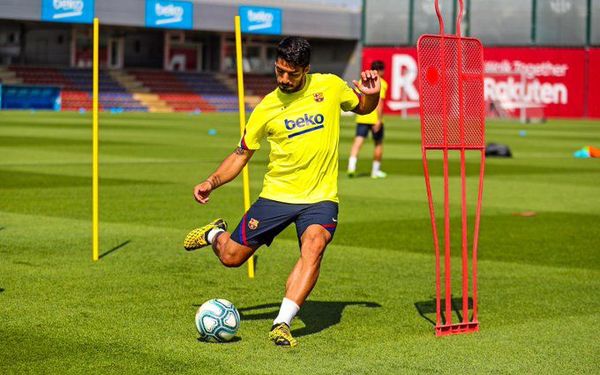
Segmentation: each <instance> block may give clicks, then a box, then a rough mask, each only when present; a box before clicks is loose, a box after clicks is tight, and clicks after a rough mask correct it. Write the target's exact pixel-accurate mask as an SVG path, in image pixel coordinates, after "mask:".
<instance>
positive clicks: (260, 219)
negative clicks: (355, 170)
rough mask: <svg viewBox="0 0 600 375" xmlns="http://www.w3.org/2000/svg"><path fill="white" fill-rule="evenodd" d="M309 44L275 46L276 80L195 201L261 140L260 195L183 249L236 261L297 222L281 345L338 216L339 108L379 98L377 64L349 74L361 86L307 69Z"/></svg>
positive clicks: (290, 340) (231, 174)
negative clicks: (234, 221) (265, 152)
mask: <svg viewBox="0 0 600 375" xmlns="http://www.w3.org/2000/svg"><path fill="white" fill-rule="evenodd" d="M310 53H311V47H310V45H309V43H308V41H306V40H305V39H303V38H299V37H287V38H284V39H283V40H282V41H281V42H280V43H279V45H278V47H277V57H276V61H275V76H276V78H277V86H278V87H277V88H276V89H275V90H274V91H272V92H271V93H270V94H268V95H267V96H265V98H264V99H263V100H262V101H261V102H260V103H259V104H258V106H257V107H256V108H255V109H254V111H253V112H252V115H251V116H250V119H249V120H248V123H247V125H246V129H245V131H244V136H243V137H242V139H241V141H240V143H239V144H238V147H237V148H236V149H235V151H234V152H233V153H232V154H231V155H229V156H228V157H227V158H225V160H224V161H223V162H222V163H221V165H220V166H219V167H218V168H217V170H216V171H215V172H214V173H213V174H211V175H210V176H209V177H208V178H207V179H206V181H204V182H202V183H200V184H199V185H197V186H196V187H194V197H195V199H196V201H198V202H199V203H200V204H206V203H208V201H209V195H210V193H211V192H212V191H213V190H215V189H216V188H218V187H219V186H222V185H224V184H226V183H228V182H229V181H231V180H233V179H234V178H235V177H236V176H237V175H238V174H239V173H240V172H241V171H242V169H243V168H244V166H245V165H246V164H247V163H248V161H249V160H250V158H251V157H252V155H253V154H254V152H255V151H256V150H258V149H259V148H260V141H261V140H262V139H264V138H266V139H267V140H268V141H269V144H270V148H271V150H270V153H269V165H268V170H267V173H266V175H265V177H264V183H263V189H262V192H261V193H260V196H259V198H258V200H257V201H256V202H255V203H254V204H253V205H252V207H250V209H249V210H248V212H246V214H245V215H244V216H243V217H242V219H241V221H240V223H239V225H238V226H237V228H236V229H235V230H234V231H233V232H232V233H229V232H227V223H226V222H225V221H224V220H223V219H216V220H214V221H213V222H211V223H209V224H208V225H205V226H203V227H201V228H197V229H194V230H193V231H191V232H190V233H189V234H188V235H187V236H186V238H185V241H184V247H185V248H186V250H195V249H198V248H201V247H204V246H207V245H209V244H212V248H213V251H214V253H215V254H216V256H217V257H218V258H219V260H220V261H221V263H222V264H223V265H225V266H227V267H239V266H240V265H242V264H243V263H244V262H245V261H246V260H247V259H248V258H249V257H250V256H252V254H254V252H255V251H256V249H257V248H259V247H260V246H262V245H267V246H269V245H270V244H271V242H272V241H273V239H274V238H275V236H277V235H278V234H279V233H280V232H281V231H282V230H284V229H285V228H286V227H287V226H288V225H290V224H291V223H294V224H295V225H296V233H297V235H298V240H299V244H300V258H299V259H298V262H297V263H296V265H295V266H294V268H293V269H292V271H291V273H290V275H289V277H288V279H287V283H286V286H285V298H284V299H283V301H282V303H281V309H280V310H279V315H277V318H275V320H274V321H273V326H272V327H271V331H270V333H269V338H270V339H271V340H272V341H273V342H274V343H275V344H276V345H281V346H296V345H297V341H296V339H295V338H294V337H292V334H291V332H290V325H291V322H292V319H293V318H294V317H295V315H296V314H297V313H298V310H299V309H300V306H302V304H303V303H304V301H305V300H306V298H307V297H308V295H309V294H310V292H311V290H312V289H313V288H314V286H315V284H316V282H317V278H318V277H319V269H320V265H321V259H322V258H323V254H324V252H325V248H326V247H327V244H329V242H330V241H331V239H332V238H333V235H334V233H335V229H336V226H337V221H338V196H337V177H338V143H339V132H340V130H339V128H340V108H341V109H342V110H344V111H353V112H355V113H359V114H365V113H369V112H371V111H373V110H374V109H375V107H376V106H377V103H379V92H380V89H381V87H380V79H379V77H378V75H377V72H376V71H372V70H365V71H363V72H361V81H360V82H357V81H353V83H354V85H355V86H356V88H357V90H358V91H359V92H360V94H358V93H357V92H355V91H354V90H352V89H351V88H350V87H348V85H346V83H345V82H344V81H343V80H342V79H340V78H339V77H337V76H335V75H333V74H309V70H310Z"/></svg>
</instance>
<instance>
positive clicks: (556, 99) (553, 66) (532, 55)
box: [363, 47, 600, 117]
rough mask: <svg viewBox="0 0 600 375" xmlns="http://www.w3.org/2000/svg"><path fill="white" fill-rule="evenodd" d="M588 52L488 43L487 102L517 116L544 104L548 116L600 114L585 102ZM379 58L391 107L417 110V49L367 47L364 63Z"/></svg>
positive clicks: (599, 59)
mask: <svg viewBox="0 0 600 375" xmlns="http://www.w3.org/2000/svg"><path fill="white" fill-rule="evenodd" d="M587 53H588V52H586V51H585V50H584V49H566V48H559V49H553V48H486V49H485V50H484V60H485V79H484V84H485V98H486V102H487V103H488V104H490V105H492V106H494V107H500V108H502V110H503V112H505V113H507V114H508V115H511V116H515V117H516V116H518V115H519V111H520V109H521V108H541V109H543V111H544V113H545V115H546V116H549V117H584V116H586V115H592V116H600V110H598V111H597V112H599V113H595V112H596V111H592V110H591V106H590V104H591V103H586V99H587V97H588V96H590V95H586V90H587V85H586V84H585V79H586V69H587V68H588V67H586V54H587ZM597 55H598V57H597V58H596V59H590V66H589V69H591V70H590V71H591V72H593V71H594V70H595V69H594V67H598V68H600V50H598V52H597ZM374 60H382V61H383V62H384V63H385V65H386V76H387V77H386V78H387V79H388V81H389V83H390V88H389V92H388V98H389V99H388V100H387V101H386V107H385V109H386V111H387V112H397V113H401V112H403V111H405V112H407V113H408V114H412V115H416V114H417V113H418V105H419V94H418V84H417V82H418V79H417V61H416V60H417V59H416V49H415V48H369V47H366V48H364V50H363V67H365V68H366V67H368V66H369V65H370V64H371V62H372V61H374ZM590 76H591V75H590ZM598 80H599V81H600V78H599V79H598ZM599 83H600V82H599ZM598 91H600V89H599V90H598ZM592 99H593V98H590V100H592ZM491 103H493V104H491ZM588 108H590V111H589V114H588V110H587V109H588Z"/></svg>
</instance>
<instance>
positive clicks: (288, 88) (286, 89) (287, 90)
mask: <svg viewBox="0 0 600 375" xmlns="http://www.w3.org/2000/svg"><path fill="white" fill-rule="evenodd" d="M305 82H306V75H304V76H303V77H302V80H301V81H300V83H299V84H298V85H297V86H291V85H282V84H278V85H277V87H279V90H281V91H283V92H284V93H286V94H291V93H294V92H296V91H300V90H301V89H302V87H304V83H305Z"/></svg>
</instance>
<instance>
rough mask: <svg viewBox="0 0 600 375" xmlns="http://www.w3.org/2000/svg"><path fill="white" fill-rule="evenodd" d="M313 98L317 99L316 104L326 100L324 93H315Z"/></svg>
mask: <svg viewBox="0 0 600 375" xmlns="http://www.w3.org/2000/svg"><path fill="white" fill-rule="evenodd" d="M313 98H315V102H317V103H320V102H322V101H323V99H325V97H324V96H323V93H322V92H315V93H314V94H313Z"/></svg>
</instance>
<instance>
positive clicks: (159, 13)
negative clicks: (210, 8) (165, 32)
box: [146, 0, 194, 30]
mask: <svg viewBox="0 0 600 375" xmlns="http://www.w3.org/2000/svg"><path fill="white" fill-rule="evenodd" d="M146 26H149V27H162V28H166V29H187V30H191V29H192V27H193V26H194V4H193V3H191V2H189V1H170V0H146Z"/></svg>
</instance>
